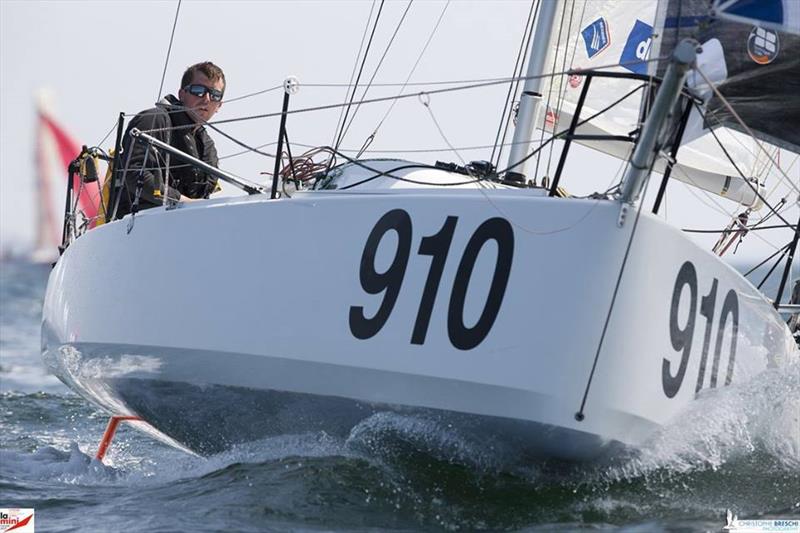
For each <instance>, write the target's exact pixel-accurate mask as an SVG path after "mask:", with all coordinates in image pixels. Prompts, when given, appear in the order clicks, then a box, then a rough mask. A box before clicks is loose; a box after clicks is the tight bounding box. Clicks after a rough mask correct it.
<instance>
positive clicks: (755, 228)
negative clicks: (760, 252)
mask: <svg viewBox="0 0 800 533" xmlns="http://www.w3.org/2000/svg"><path fill="white" fill-rule="evenodd" d="M759 224H760V222H759ZM787 228H788V229H792V230H794V229H795V226H787V225H786V224H777V225H773V226H758V225H753V226H745V229H747V231H762V230H767V229H787ZM681 231H683V232H686V233H736V232H737V231H741V228H737V229H727V228H726V229H690V228H683V229H681Z"/></svg>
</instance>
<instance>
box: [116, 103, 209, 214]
mask: <svg viewBox="0 0 800 533" xmlns="http://www.w3.org/2000/svg"><path fill="white" fill-rule="evenodd" d="M195 125H196V124H195V122H194V121H193V120H192V118H191V117H190V116H189V115H188V114H187V112H186V111H185V108H184V107H183V105H182V104H181V103H180V100H178V99H177V98H175V97H174V96H172V95H171V94H170V95H167V96H166V97H165V98H164V99H162V100H161V101H160V102H158V103H157V104H156V107H154V108H153V109H148V110H147V111H142V112H141V113H139V114H138V115H136V116H135V117H134V118H133V119H132V120H131V122H130V123H129V124H128V129H127V131H126V132H125V137H124V139H123V143H122V148H123V152H122V159H121V163H120V169H119V170H120V172H124V169H125V168H126V165H127V172H125V181H124V184H123V187H122V191H121V194H120V200H119V209H118V211H117V216H118V217H121V216H123V215H126V214H128V213H130V211H131V205H132V204H133V201H134V198H135V195H136V188H137V184H138V182H139V179H140V178H139V175H140V171H141V169H142V167H143V163H144V159H145V153H147V152H148V150H147V148H148V145H147V144H146V143H145V142H144V141H141V140H139V141H136V142H135V143H134V142H132V141H133V140H134V139H133V138H132V137H131V136H130V131H131V129H132V128H138V129H139V130H141V131H142V132H144V133H148V134H149V135H151V136H153V137H155V138H157V139H159V140H161V141H163V142H165V143H168V144H170V145H172V146H174V147H175V148H177V149H178V150H181V151H182V152H186V153H187V154H189V155H191V156H194V157H196V158H197V159H200V160H202V161H204V162H206V163H208V164H209V165H211V166H214V167H216V166H218V165H219V158H218V157H217V149H216V148H215V147H214V141H213V140H211V137H209V135H208V133H207V132H206V130H205V128H204V127H202V126H200V127H199V128H197V129H195V128H194V126H195ZM175 126H192V127H187V128H180V129H174V130H170V129H166V130H163V131H149V130H160V129H161V128H171V127H175ZM167 155H168V154H166V153H164V152H162V151H158V152H156V151H154V148H152V147H151V148H150V150H149V153H147V165H144V172H143V173H141V174H142V192H141V195H140V197H139V209H148V208H150V207H156V206H159V205H162V204H163V197H162V196H163V195H164V194H165V191H164V181H165V180H164V174H165V170H166V169H167ZM216 186H217V178H216V177H215V176H211V175H209V174H207V173H205V172H203V171H201V170H199V169H197V168H195V167H193V166H191V165H189V164H187V163H185V162H183V161H181V160H180V159H178V158H177V157H175V156H174V155H170V156H169V189H168V190H167V191H166V194H167V195H168V196H169V198H170V199H171V200H178V199H179V198H180V196H181V195H184V196H188V197H190V198H208V195H209V194H211V193H212V192H213V191H214V189H215V188H216ZM156 191H158V192H156Z"/></svg>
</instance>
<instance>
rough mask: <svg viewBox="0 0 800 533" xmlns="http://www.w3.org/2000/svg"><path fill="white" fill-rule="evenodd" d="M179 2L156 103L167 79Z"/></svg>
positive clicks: (179, 6) (179, 8)
mask: <svg viewBox="0 0 800 533" xmlns="http://www.w3.org/2000/svg"><path fill="white" fill-rule="evenodd" d="M181 1H182V0H178V8H177V9H176V10H175V20H174V21H173V22H172V33H171V34H170V36H169V47H168V48H167V58H166V59H165V60H164V72H162V73H161V85H159V87H158V98H156V102H158V101H159V100H161V94H162V92H163V91H164V80H165V79H166V77H167V65H169V55H170V52H172V41H173V39H174V38H175V28H176V27H177V26H178V13H180V12H181Z"/></svg>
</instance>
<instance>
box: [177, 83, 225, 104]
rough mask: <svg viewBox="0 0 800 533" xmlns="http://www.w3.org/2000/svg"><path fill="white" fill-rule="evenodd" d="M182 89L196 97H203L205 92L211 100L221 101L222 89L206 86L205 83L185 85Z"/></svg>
mask: <svg viewBox="0 0 800 533" xmlns="http://www.w3.org/2000/svg"><path fill="white" fill-rule="evenodd" d="M183 90H184V91H186V92H188V93H189V94H191V95H192V96H196V97H198V98H203V97H204V96H205V95H206V94H208V95H209V98H211V101H212V102H221V101H222V91H218V90H216V89H212V88H211V87H206V86H205V85H201V84H199V83H193V84H191V85H187V86H186V87H184V88H183Z"/></svg>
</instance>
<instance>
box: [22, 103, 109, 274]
mask: <svg viewBox="0 0 800 533" xmlns="http://www.w3.org/2000/svg"><path fill="white" fill-rule="evenodd" d="M80 151H81V149H80V144H79V143H78V141H77V140H76V139H75V138H74V137H72V135H70V134H69V133H68V132H67V131H66V129H65V128H64V127H63V126H62V125H61V124H60V123H59V122H58V121H57V120H56V118H55V116H54V114H53V112H52V106H51V104H50V102H49V97H48V96H47V93H46V92H44V91H40V93H39V95H38V97H37V109H36V145H35V168H36V195H35V199H36V205H35V211H36V218H35V221H34V224H35V227H36V237H35V239H36V240H35V243H34V248H33V250H32V251H31V253H30V256H29V259H30V260H31V261H33V262H35V263H52V262H54V261H55V260H56V259H57V258H58V246H59V245H60V244H61V241H62V221H63V218H64V206H65V198H66V182H67V179H68V178H67V176H68V170H67V169H68V167H69V165H70V163H71V162H72V161H73V160H74V159H75V158H76V157H77V156H78V154H79V153H80ZM73 179H74V181H73V186H74V190H75V191H79V193H78V194H77V195H76V198H77V202H78V207H79V208H80V210H81V211H82V212H83V213H84V215H85V216H86V217H87V218H89V219H92V218H94V217H95V216H96V215H97V206H98V205H99V190H100V189H99V187H97V186H91V187H89V186H82V184H81V181H80V178H79V177H78V176H75V178H73ZM101 179H102V178H101ZM98 183H99V184H100V185H102V182H98Z"/></svg>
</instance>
